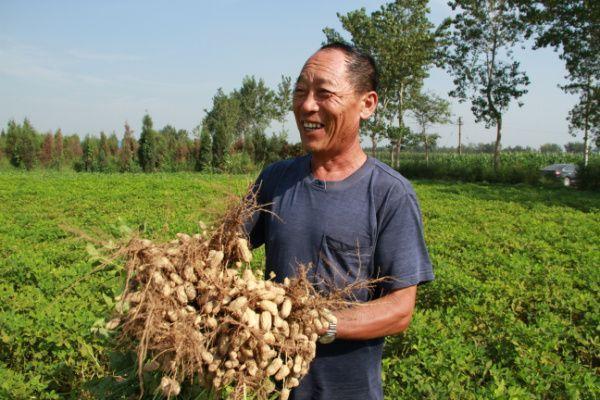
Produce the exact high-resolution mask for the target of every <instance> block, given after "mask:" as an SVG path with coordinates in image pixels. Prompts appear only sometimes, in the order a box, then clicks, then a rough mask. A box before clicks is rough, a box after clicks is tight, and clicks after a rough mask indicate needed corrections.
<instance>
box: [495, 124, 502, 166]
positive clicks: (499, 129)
mask: <svg viewBox="0 0 600 400" xmlns="http://www.w3.org/2000/svg"><path fill="white" fill-rule="evenodd" d="M501 139H502V117H501V116H498V117H496V145H495V146H494V171H496V172H498V169H500V140H501Z"/></svg>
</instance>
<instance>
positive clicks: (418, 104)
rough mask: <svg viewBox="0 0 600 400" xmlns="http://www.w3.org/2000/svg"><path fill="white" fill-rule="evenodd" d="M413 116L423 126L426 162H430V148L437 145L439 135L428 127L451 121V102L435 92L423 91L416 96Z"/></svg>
mask: <svg viewBox="0 0 600 400" xmlns="http://www.w3.org/2000/svg"><path fill="white" fill-rule="evenodd" d="M412 113H413V116H414V118H415V120H416V122H417V124H418V125H419V127H420V128H421V132H420V138H421V141H422V143H423V145H424V147H425V162H426V163H427V164H429V148H430V146H431V145H433V146H435V143H436V141H437V139H439V137H440V136H439V135H437V134H428V133H427V128H429V127H430V126H431V125H434V124H447V123H449V122H450V103H449V102H448V101H447V100H444V99H442V98H441V97H439V96H437V95H435V94H433V93H431V94H430V93H421V94H419V95H418V96H415V99H414V106H413V109H412Z"/></svg>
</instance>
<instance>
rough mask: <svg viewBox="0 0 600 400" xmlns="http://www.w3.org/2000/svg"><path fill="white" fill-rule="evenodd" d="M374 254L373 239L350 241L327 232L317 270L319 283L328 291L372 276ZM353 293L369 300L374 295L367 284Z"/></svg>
mask: <svg viewBox="0 0 600 400" xmlns="http://www.w3.org/2000/svg"><path fill="white" fill-rule="evenodd" d="M372 256H373V245H372V243H371V242H370V241H366V240H364V239H363V240H362V241H359V240H357V241H356V242H355V243H354V244H349V243H346V242H342V241H340V240H337V239H335V238H333V237H331V236H329V235H323V238H322V240H321V246H320V251H319V260H318V263H317V268H316V271H315V284H316V286H317V287H318V288H319V289H320V290H322V291H324V292H328V291H330V290H331V288H337V289H343V288H346V287H347V286H348V285H350V284H353V283H355V282H366V281H367V280H368V279H371V278H372V272H373V266H372V265H371V264H372V263H371V260H372ZM360 286H363V287H362V288H360ZM352 296H353V297H354V300H359V301H366V300H368V299H369V297H370V295H369V290H368V289H367V288H366V287H364V285H359V287H358V288H357V290H354V291H353V292H352Z"/></svg>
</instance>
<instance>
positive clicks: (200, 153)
mask: <svg viewBox="0 0 600 400" xmlns="http://www.w3.org/2000/svg"><path fill="white" fill-rule="evenodd" d="M194 133H195V135H196V140H197V141H198V150H197V153H196V164H195V170H196V171H208V170H210V167H211V165H212V138H211V135H210V132H209V130H208V129H207V128H206V126H204V125H203V126H202V128H200V127H199V126H198V127H196V128H195V129H194Z"/></svg>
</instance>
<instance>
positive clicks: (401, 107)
mask: <svg viewBox="0 0 600 400" xmlns="http://www.w3.org/2000/svg"><path fill="white" fill-rule="evenodd" d="M398 127H399V128H400V138H399V139H398V142H397V144H396V149H395V151H396V169H398V168H400V148H401V147H402V135H403V134H404V133H403V129H402V128H404V83H401V84H400V96H399V101H398Z"/></svg>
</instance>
